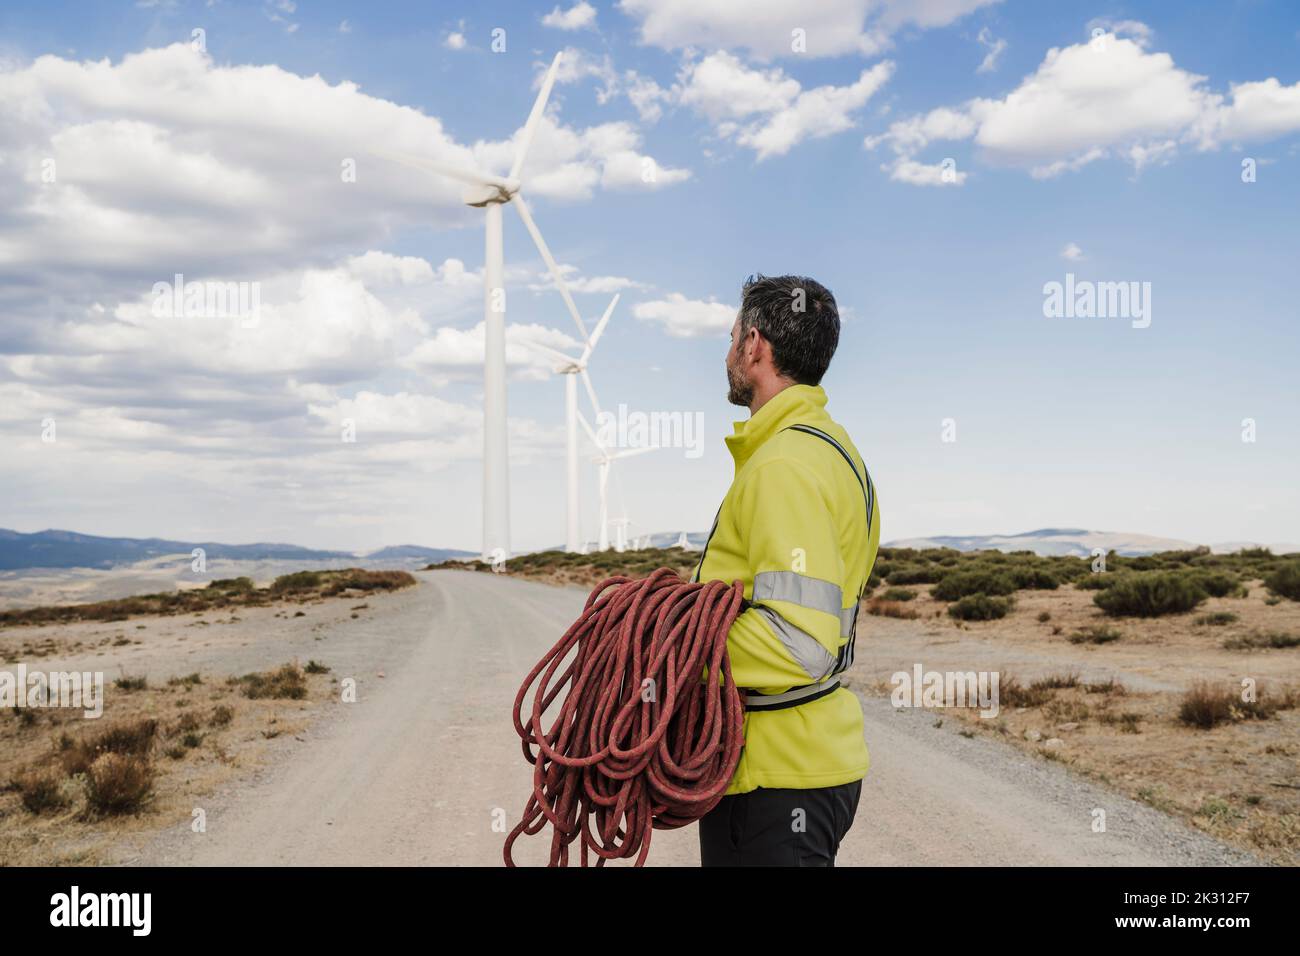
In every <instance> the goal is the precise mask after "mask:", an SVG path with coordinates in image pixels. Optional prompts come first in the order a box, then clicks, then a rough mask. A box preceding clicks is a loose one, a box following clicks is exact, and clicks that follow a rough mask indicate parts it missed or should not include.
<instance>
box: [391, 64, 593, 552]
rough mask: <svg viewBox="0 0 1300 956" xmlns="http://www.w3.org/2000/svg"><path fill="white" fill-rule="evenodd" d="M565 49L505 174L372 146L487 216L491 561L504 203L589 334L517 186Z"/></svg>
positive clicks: (502, 383) (502, 424)
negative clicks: (441, 182)
mask: <svg viewBox="0 0 1300 956" xmlns="http://www.w3.org/2000/svg"><path fill="white" fill-rule="evenodd" d="M562 55H563V54H561V53H557V54H555V59H554V60H552V61H551V67H550V69H549V70H547V72H546V77H545V79H543V80H542V88H541V89H540V90H539V91H538V93H537V99H536V101H534V103H533V110H532V112H531V113H529V114H528V121H527V122H526V123H525V124H524V129H523V133H522V134H521V135H520V137H519V142H518V144H517V145H516V147H515V158H514V163H513V164H512V165H511V167H510V173H509V174H508V175H506V176H504V177H502V176H494V175H492V174H491V173H486V172H483V171H481V170H475V169H464V168H462V167H456V166H447V165H444V164H443V163H441V162H438V161H436V160H432V159H428V158H426V157H424V156H412V155H409V154H406V153H394V152H386V151H376V153H375V155H378V156H381V157H383V158H385V159H389V160H392V161H393V162H396V163H401V164H402V165H404V166H409V167H411V168H413V169H419V170H423V171H425V172H432V173H436V174H438V175H440V176H447V177H449V178H451V179H456V180H459V181H461V182H463V183H465V188H464V189H463V190H462V192H461V199H463V200H464V201H465V202H466V203H467V204H468V205H470V206H476V207H478V208H480V209H482V210H483V211H484V213H485V214H486V216H485V218H486V220H487V222H486V226H487V228H486V233H487V243H486V252H485V255H484V267H483V339H484V342H483V345H484V354H483V559H484V560H485V561H490V560H493V559H494V558H496V557H497V556H500V557H502V558H505V557H508V556H509V555H510V470H509V469H510V449H509V438H508V435H507V431H506V428H507V425H506V331H505V330H506V297H505V280H504V271H505V268H504V259H505V253H504V250H503V247H502V241H501V227H502V214H501V207H502V206H504V205H505V204H506V203H512V204H513V205H514V207H515V209H516V210H517V211H518V213H519V218H520V219H522V220H523V222H524V228H526V229H527V230H528V234H529V235H530V236H532V237H533V242H534V244H535V245H536V246H537V251H538V252H539V253H541V256H542V260H543V261H544V262H545V263H546V268H547V269H548V270H550V273H551V278H553V279H554V280H555V286H556V288H557V289H558V290H559V292H560V296H561V298H563V299H564V304H565V306H567V307H568V310H569V314H570V315H571V316H573V321H574V322H575V323H577V326H578V331H580V332H581V333H582V338H583V340H584V341H585V340H586V339H587V327H586V325H584V324H583V321H582V316H581V315H579V314H578V307H577V306H576V305H574V303H573V296H571V295H570V294H569V287H568V286H567V285H566V284H565V282H564V276H563V275H562V274H561V273H560V269H559V266H557V265H556V263H555V258H554V257H553V256H552V255H551V250H550V249H549V248H548V247H547V245H546V240H545V239H543V238H542V234H541V232H540V231H538V229H537V223H535V222H534V221H533V216H532V213H531V212H529V209H528V204H527V203H526V202H525V201H524V197H523V194H522V193H521V192H520V186H521V183H520V181H519V174H520V171H521V170H522V169H523V166H524V158H525V157H526V156H527V155H528V147H529V144H530V143H532V141H533V135H534V134H535V133H536V132H537V125H538V123H540V122H541V118H542V114H543V112H545V110H546V100H547V98H548V97H550V95H551V87H553V86H554V85H555V74H556V72H557V71H558V70H559V67H560V59H561V57H562Z"/></svg>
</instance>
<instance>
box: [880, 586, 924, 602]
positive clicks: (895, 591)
mask: <svg viewBox="0 0 1300 956" xmlns="http://www.w3.org/2000/svg"><path fill="white" fill-rule="evenodd" d="M880 597H881V599H882V600H885V601H910V600H912V598H914V597H916V592H915V591H909V590H908V589H907V588H886V589H885V591H884V593H883V594H881V595H880Z"/></svg>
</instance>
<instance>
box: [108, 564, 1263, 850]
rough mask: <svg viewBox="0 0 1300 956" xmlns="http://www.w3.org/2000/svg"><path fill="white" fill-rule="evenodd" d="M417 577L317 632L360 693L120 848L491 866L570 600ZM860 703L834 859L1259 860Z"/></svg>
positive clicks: (661, 838)
mask: <svg viewBox="0 0 1300 956" xmlns="http://www.w3.org/2000/svg"><path fill="white" fill-rule="evenodd" d="M419 577H420V578H421V583H420V586H419V588H418V589H416V590H414V591H411V592H408V593H407V595H406V596H405V597H403V598H402V599H401V600H394V601H393V602H391V604H389V605H386V606H385V609H384V611H383V612H382V613H379V614H377V615H376V616H375V617H374V618H373V619H372V620H370V621H369V622H367V626H365V627H356V626H353V627H351V628H350V630H349V631H348V636H346V637H344V636H342V635H340V636H337V637H334V638H333V639H332V640H330V641H328V642H326V643H324V644H323V645H322V644H318V645H317V647H319V648H320V649H321V650H320V653H321V654H324V653H326V652H327V650H326V649H328V652H330V653H333V654H335V655H336V658H335V659H333V660H331V659H329V658H326V662H327V663H331V664H334V665H335V671H334V672H335V673H336V674H337V675H338V676H339V677H340V678H344V677H347V676H355V677H356V678H357V685H358V701H357V702H356V703H354V704H342V705H339V706H338V707H336V708H334V713H333V715H332V716H331V717H329V718H326V719H325V720H323V721H322V722H321V723H320V724H318V725H316V727H315V728H314V729H313V730H312V731H310V732H309V733H308V734H307V735H306V737H305V739H304V740H303V741H302V742H301V743H296V744H295V745H294V749H287V750H285V751H283V752H282V753H281V754H280V756H279V759H278V760H277V762H276V763H275V764H274V765H273V766H271V767H270V768H268V769H267V770H264V771H263V772H261V773H260V774H259V775H258V777H257V778H256V779H255V780H254V781H253V782H252V783H251V784H250V785H248V786H245V787H242V788H240V789H239V790H237V791H234V792H230V793H224V794H221V793H219V794H214V795H213V796H212V797H211V798H210V799H209V800H207V801H206V802H207V804H208V805H207V806H205V807H204V809H205V810H206V811H207V830H206V832H205V833H193V832H191V830H190V828H189V827H188V826H183V827H179V828H176V829H173V830H170V831H167V832H165V833H163V834H162V835H161V836H159V837H157V838H156V839H154V840H152V841H151V842H149V843H148V844H146V845H145V846H144V847H143V848H141V849H140V850H139V851H136V850H131V851H124V856H123V859H122V862H125V863H143V864H163V865H168V864H215V865H234V864H254V865H283V864H361V865H385V864H401V865H424V864H455V865H487V866H495V865H498V864H499V862H500V859H501V843H502V838H503V834H502V833H501V832H497V830H494V824H496V826H497V827H500V826H501V825H504V826H505V827H507V828H508V827H510V826H513V825H514V823H515V821H516V820H517V819H518V816H519V813H520V812H521V810H522V808H523V804H524V801H525V799H526V797H527V794H528V790H529V782H530V776H531V767H530V766H529V765H528V764H526V763H525V762H524V760H523V758H522V756H521V754H520V751H519V746H518V738H517V737H516V736H515V733H514V730H513V728H512V727H511V723H510V707H511V703H512V702H513V699H514V694H515V692H516V690H517V688H518V683H519V681H520V679H521V678H522V676H523V675H524V674H525V673H526V672H527V670H528V668H529V667H531V666H532V664H533V663H535V662H536V660H537V659H538V657H540V655H541V653H542V652H543V650H545V648H546V647H548V646H549V645H550V644H551V643H552V642H553V641H554V640H555V639H556V638H557V637H558V635H559V634H560V633H561V632H562V630H563V628H564V627H565V626H567V625H568V624H569V623H570V622H571V621H572V620H573V618H574V617H575V616H576V614H577V612H578V611H579V609H580V608H581V605H582V601H583V598H584V595H583V594H582V593H580V592H578V591H575V590H566V589H558V588H553V587H549V586H547V585H542V584H536V583H532V582H527V581H520V580H515V579H511V578H506V577H502V576H495V575H489V574H474V573H469V572H453V571H437V572H429V573H423V574H421V575H419ZM866 639H868V640H869V639H870V638H869V634H868V635H866ZM213 663H214V664H215V663H217V662H215V661H214V662H213ZM349 668H352V672H351V673H350V672H349ZM381 672H382V675H383V676H382V677H381V676H379V674H380V673H381ZM865 706H866V712H867V721H866V738H867V744H868V747H869V748H870V751H871V756H872V768H871V772H870V774H869V775H868V777H867V780H866V783H865V787H864V791H863V798H862V801H861V804H860V807H859V811H858V819H857V823H856V825H855V827H854V829H853V831H852V833H850V835H849V837H848V838H847V840H846V841H845V843H844V845H843V847H842V848H841V856H840V863H841V865H916V864H922V865H946V864H955V865H984V866H1003V865H1023V864H1085V865H1088V864H1093V865H1181V864H1210V865H1214V864H1236V863H1251V862H1255V861H1254V860H1253V859H1252V858H1250V857H1248V856H1245V855H1244V854H1242V853H1240V852H1239V851H1236V850H1233V849H1230V848H1228V847H1225V846H1223V845H1221V844H1219V843H1217V842H1215V841H1213V840H1211V839H1209V838H1208V837H1206V836H1204V835H1202V834H1200V833H1197V832H1196V831H1193V830H1190V829H1188V828H1187V827H1185V826H1183V825H1182V824H1181V823H1178V822H1176V821H1175V820H1173V819H1172V818H1169V817H1166V816H1164V815H1163V814H1160V813H1158V812H1157V811H1155V810H1152V809H1150V808H1149V807H1146V806H1144V805H1141V804H1138V803H1134V802H1133V801H1130V800H1128V799H1126V798H1123V797H1120V796H1118V795H1115V794H1111V793H1108V792H1106V791H1104V790H1102V789H1100V788H1098V787H1095V786H1093V785H1091V784H1089V783H1088V782H1086V781H1083V780H1081V779H1079V778H1077V777H1075V776H1073V775H1071V774H1070V773H1069V772H1068V771H1067V770H1065V769H1064V768H1063V767H1060V766H1058V765H1055V764H1052V763H1049V762H1047V761H1044V760H1041V759H1039V758H1035V757H1030V756H1027V755H1023V754H1020V753H1018V752H1017V751H1015V750H1013V749H1011V748H1009V747H1006V746H1004V745H1002V744H999V743H997V742H996V741H993V740H983V739H978V738H977V739H966V738H964V737H961V736H959V735H958V733H956V730H957V729H958V728H957V727H956V726H955V725H956V723H957V722H956V721H948V722H946V726H944V727H935V726H934V723H935V721H934V717H933V715H932V714H923V713H917V712H910V711H896V710H894V709H893V708H892V707H891V706H890V704H889V702H888V701H887V700H879V699H868V700H867V701H866V702H865ZM1098 810H1102V811H1104V812H1105V823H1106V830H1105V832H1104V833H1098V832H1094V829H1093V822H1094V820H1095V819H1097V814H1096V811H1098ZM695 841H696V836H695V831H694V829H693V828H689V829H686V830H683V831H675V832H667V833H665V832H658V833H656V834H655V837H654V844H653V847H652V850H651V855H650V861H651V863H652V864H656V865H686V866H691V865H697V864H698V862H699V854H698V849H697V846H696V842H695ZM546 843H547V840H546V839H545V838H544V837H543V836H538V837H534V838H532V840H531V841H527V840H525V842H523V843H522V844H521V852H520V853H519V854H518V858H520V859H521V860H522V861H524V862H542V861H544V859H545V855H546Z"/></svg>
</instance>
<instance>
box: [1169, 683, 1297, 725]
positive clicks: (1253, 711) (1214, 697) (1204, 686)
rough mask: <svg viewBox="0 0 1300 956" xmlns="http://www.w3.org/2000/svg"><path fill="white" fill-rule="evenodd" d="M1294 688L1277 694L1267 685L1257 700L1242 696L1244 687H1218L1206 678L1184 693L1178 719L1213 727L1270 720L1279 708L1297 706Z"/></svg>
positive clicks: (1257, 695)
mask: <svg viewBox="0 0 1300 956" xmlns="http://www.w3.org/2000/svg"><path fill="white" fill-rule="evenodd" d="M1296 702H1297V695H1296V693H1295V691H1293V690H1283V691H1282V692H1281V693H1278V694H1274V693H1272V692H1271V691H1266V690H1264V689H1263V688H1261V689H1260V690H1259V692H1258V693H1257V694H1256V695H1255V699H1254V700H1242V699H1241V692H1240V690H1238V689H1236V688H1233V687H1214V686H1212V685H1211V684H1209V683H1206V682H1205V681H1201V682H1199V683H1196V684H1193V685H1192V686H1191V688H1189V689H1188V690H1187V692H1186V693H1184V694H1183V699H1182V703H1181V704H1179V707H1178V719H1179V720H1181V721H1182V722H1183V723H1185V724H1190V725H1191V726H1193V727H1199V728H1201V729H1202V730H1209V729H1211V728H1212V727H1215V726H1217V725H1219V724H1224V723H1229V722H1231V721H1236V720H1268V719H1270V718H1271V717H1273V716H1275V715H1276V714H1277V712H1278V711H1279V710H1291V709H1292V708H1294V707H1295V706H1296Z"/></svg>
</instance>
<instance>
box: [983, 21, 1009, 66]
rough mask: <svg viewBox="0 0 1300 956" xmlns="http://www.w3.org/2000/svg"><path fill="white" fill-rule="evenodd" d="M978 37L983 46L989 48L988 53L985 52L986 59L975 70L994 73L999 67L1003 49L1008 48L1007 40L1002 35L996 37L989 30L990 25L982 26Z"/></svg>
mask: <svg viewBox="0 0 1300 956" xmlns="http://www.w3.org/2000/svg"><path fill="white" fill-rule="evenodd" d="M976 39H978V40H979V42H980V45H981V46H983V47H984V48H985V49H986V50H988V53H985V54H984V59H983V60H981V61H980V65H979V66H977V67H976V68H975V72H976V73H992V72H993V71H994V70H996V69H997V68H998V60H999V59H1000V58H1001V57H1002V53H1003V51H1004V50H1006V48H1007V41H1006V40H1003V39H1002V38H1000V37H997V38H995V37H994V36H993V34H992V33H990V32H989V28H988V27H984V28H982V29H981V30H980V32H979V36H978V37H977V38H976Z"/></svg>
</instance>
